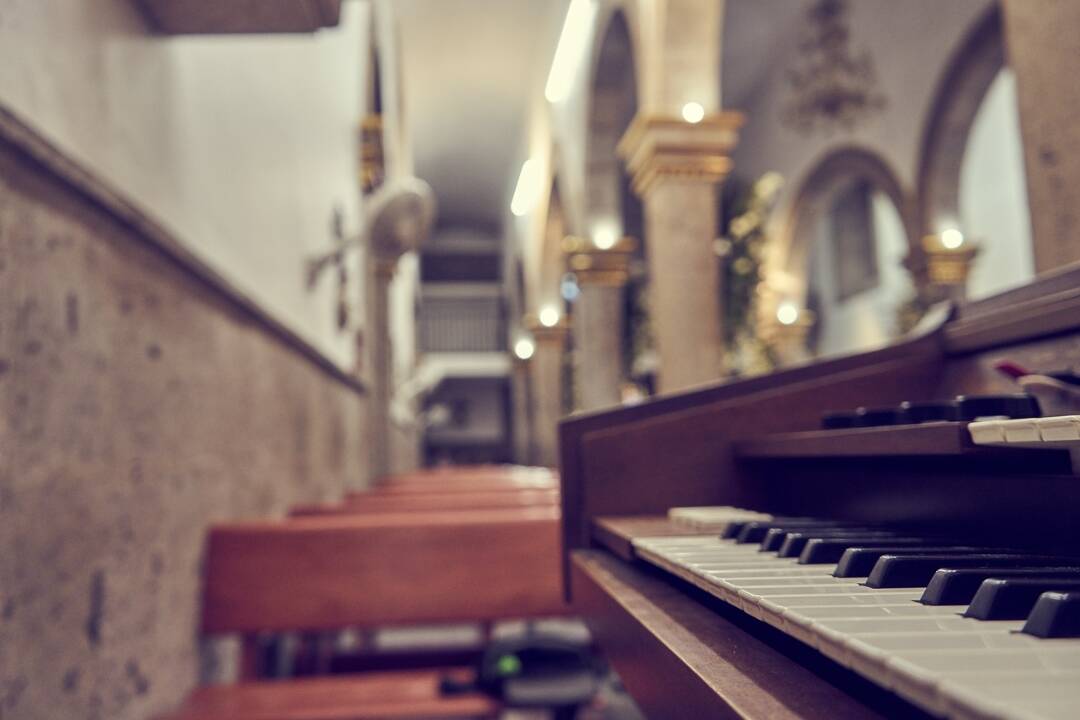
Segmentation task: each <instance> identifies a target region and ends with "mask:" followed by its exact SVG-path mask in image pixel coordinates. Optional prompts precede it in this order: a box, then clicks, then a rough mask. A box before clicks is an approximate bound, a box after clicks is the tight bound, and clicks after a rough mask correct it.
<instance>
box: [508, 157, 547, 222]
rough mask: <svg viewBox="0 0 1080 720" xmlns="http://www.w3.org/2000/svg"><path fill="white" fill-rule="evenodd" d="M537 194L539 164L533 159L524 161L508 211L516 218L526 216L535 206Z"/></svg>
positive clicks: (538, 190) (538, 187)
mask: <svg viewBox="0 0 1080 720" xmlns="http://www.w3.org/2000/svg"><path fill="white" fill-rule="evenodd" d="M539 192H540V164H539V163H538V162H536V161H535V160H533V159H529V160H526V161H525V162H524V163H522V165H521V173H520V174H519V175H518V181H517V187H516V188H514V198H513V199H512V200H511V201H510V211H511V212H512V213H514V214H515V215H517V216H518V217H521V216H522V215H527V214H528V213H529V211H530V210H532V209H533V205H535V204H536V198H537V195H538V194H539Z"/></svg>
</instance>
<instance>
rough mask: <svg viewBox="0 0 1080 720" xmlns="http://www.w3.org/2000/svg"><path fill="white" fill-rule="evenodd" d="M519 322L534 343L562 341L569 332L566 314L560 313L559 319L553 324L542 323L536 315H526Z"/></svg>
mask: <svg viewBox="0 0 1080 720" xmlns="http://www.w3.org/2000/svg"><path fill="white" fill-rule="evenodd" d="M521 324H522V325H523V326H524V327H525V329H526V330H528V331H529V332H530V333H531V334H532V336H533V339H534V340H535V341H536V344H537V345H539V344H540V343H552V342H554V343H562V342H564V341H565V340H566V336H567V334H568V333H569V332H570V326H569V325H568V324H567V322H566V316H565V315H560V316H559V321H558V322H557V323H555V324H554V325H544V324H543V323H541V322H540V319H539V318H538V317H536V315H532V314H529V315H526V316H525V317H523V318H522V319H521Z"/></svg>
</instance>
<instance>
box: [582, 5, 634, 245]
mask: <svg viewBox="0 0 1080 720" xmlns="http://www.w3.org/2000/svg"><path fill="white" fill-rule="evenodd" d="M600 38H601V39H600V42H599V44H598V46H597V48H598V49H597V53H596V56H595V58H594V62H593V72H592V76H591V81H590V85H589V90H590V92H589V103H588V116H587V121H586V122H587V126H586V145H585V227H584V228H583V231H584V232H585V234H586V235H588V236H589V237H590V238H591V239H593V240H596V239H597V236H598V234H599V235H603V234H609V233H610V234H611V235H612V236H613V239H618V238H619V237H622V236H623V235H627V234H631V233H632V232H638V233H639V235H638V237H640V232H641V224H642V222H641V217H642V212H641V203H640V200H639V199H638V198H637V196H636V195H635V194H634V193H633V192H632V191H631V190H630V180H629V177H628V176H627V173H626V170H625V168H624V167H623V164H622V162H621V160H620V159H619V157H618V154H617V152H616V147H617V146H618V143H619V140H620V139H621V138H622V136H623V133H624V132H625V131H626V128H627V127H628V126H629V125H630V122H631V120H633V118H634V115H635V114H636V113H637V109H638V88H637V72H636V66H635V60H634V43H633V39H632V37H631V33H630V26H629V24H628V22H627V18H626V15H625V14H624V13H623V11H622V10H620V9H617V10H615V11H614V12H612V13H611V15H610V16H608V21H607V24H606V25H605V26H604V29H603V32H602V33H601V35H600ZM628 224H630V225H635V226H636V227H632V228H627V227H626V226H627V225H628Z"/></svg>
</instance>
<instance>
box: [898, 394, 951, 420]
mask: <svg viewBox="0 0 1080 720" xmlns="http://www.w3.org/2000/svg"><path fill="white" fill-rule="evenodd" d="M900 412H901V413H903V416H904V422H907V423H912V424H916V423H924V422H938V421H942V420H956V419H957V406H956V402H955V401H953V400H945V401H940V402H917V403H913V402H902V403H900Z"/></svg>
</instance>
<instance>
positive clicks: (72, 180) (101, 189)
mask: <svg viewBox="0 0 1080 720" xmlns="http://www.w3.org/2000/svg"><path fill="white" fill-rule="evenodd" d="M0 150H7V151H11V152H14V153H15V154H16V155H18V156H20V157H22V158H25V159H26V160H27V161H29V162H30V163H32V164H33V165H34V166H36V167H37V168H38V169H40V170H41V171H42V172H44V173H46V174H47V175H49V176H51V177H52V178H54V179H55V180H56V181H57V182H59V183H61V184H62V185H64V186H66V187H67V188H69V189H70V190H71V191H73V192H75V193H76V194H77V195H79V196H80V197H81V198H83V199H84V200H85V201H86V202H88V203H90V204H91V205H92V206H93V207H94V208H95V209H96V210H98V211H100V212H102V213H105V214H106V215H108V216H109V217H110V218H111V219H113V220H114V221H115V222H117V223H119V224H121V225H123V226H124V227H127V228H129V229H130V230H131V231H132V233H133V234H134V235H135V236H136V237H138V238H140V239H141V240H142V241H143V242H145V243H146V244H147V245H148V246H149V247H150V248H152V249H153V250H154V251H155V252H157V253H159V254H160V255H161V256H162V257H163V258H165V259H166V260H167V261H169V262H170V263H172V264H173V265H174V266H176V267H177V268H179V269H180V270H181V271H182V272H183V273H184V274H186V275H187V276H189V277H190V278H192V279H193V280H195V281H196V282H197V283H199V284H200V285H202V287H204V288H205V289H206V290H208V291H209V292H210V293H212V294H214V295H216V296H218V297H219V298H221V299H223V300H224V301H225V302H227V303H228V304H229V305H230V306H232V307H233V308H235V309H236V310H237V311H238V312H239V313H240V314H241V316H243V317H244V318H245V319H247V320H249V321H251V323H252V324H253V325H254V326H256V327H258V328H260V329H262V330H263V331H264V332H266V333H267V334H269V335H271V336H273V337H274V338H276V339H277V340H278V341H279V342H281V344H283V345H284V346H286V347H287V348H289V349H290V350H292V351H293V352H295V353H296V354H298V355H300V356H301V357H303V358H305V359H306V360H308V361H309V362H310V363H311V364H313V365H314V366H315V367H317V368H318V369H320V370H322V371H323V373H325V374H326V375H328V376H330V377H331V378H333V379H335V380H337V381H338V382H340V383H341V384H342V385H344V386H346V387H348V388H349V389H351V390H353V391H354V392H357V393H364V392H366V391H365V387H364V384H363V383H362V382H361V381H360V380H359V379H358V378H356V377H354V376H352V375H350V374H348V373H347V372H345V371H344V370H342V369H341V368H340V367H339V366H338V365H337V364H336V363H334V362H333V361H332V360H330V359H329V358H328V357H327V356H326V355H325V354H324V353H323V352H322V351H320V350H319V349H318V348H316V347H315V346H314V345H312V344H311V343H309V342H308V341H307V340H305V339H304V338H302V337H300V336H299V335H298V334H297V333H296V332H294V331H293V330H291V329H290V328H288V327H287V326H286V325H284V324H283V323H282V322H281V321H279V320H277V319H276V318H274V317H273V316H271V315H270V314H269V313H268V312H267V311H266V310H264V309H263V308H262V307H261V306H260V305H259V304H258V303H257V302H256V301H255V300H254V299H252V298H251V297H250V296H248V295H247V294H246V293H244V292H243V291H242V290H240V289H239V288H237V287H236V286H235V285H233V284H232V283H231V282H230V281H229V280H227V279H226V278H225V277H224V276H223V275H222V274H221V273H219V272H218V271H217V270H215V269H213V268H212V267H210V266H209V265H208V264H207V263H206V262H204V261H203V260H201V259H200V258H198V257H196V256H195V255H194V254H193V253H192V252H191V251H190V250H188V249H187V248H186V247H185V246H184V244H183V243H182V242H181V241H180V240H179V239H178V238H177V237H176V236H174V235H173V234H172V233H170V232H169V231H168V230H166V229H165V228H164V227H163V226H162V225H161V224H160V222H159V221H157V220H156V219H155V218H153V217H151V216H150V215H149V214H148V213H147V212H146V211H145V210H144V209H143V208H141V207H139V206H138V205H137V204H136V203H135V202H134V201H132V200H131V199H130V198H128V197H127V196H126V195H124V194H123V193H122V192H120V191H119V190H117V189H116V188H115V187H113V186H112V185H111V184H109V183H108V182H106V181H104V180H103V179H101V178H100V177H98V176H97V175H96V174H95V173H94V172H93V171H91V170H90V169H88V168H86V167H85V166H84V165H82V164H81V163H79V162H77V161H76V160H74V159H72V158H71V157H70V156H69V155H67V154H66V153H64V151H62V150H61V149H60V148H58V147H57V146H56V145H54V144H53V143H52V142H51V141H49V140H48V139H46V138H45V137H43V136H42V135H41V134H39V133H38V132H37V131H36V130H34V129H33V128H32V127H31V126H30V125H29V124H28V123H27V122H25V121H24V120H23V119H21V118H20V117H18V116H17V115H16V114H15V113H14V112H12V111H11V110H10V109H8V108H6V107H4V106H3V105H0Z"/></svg>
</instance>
